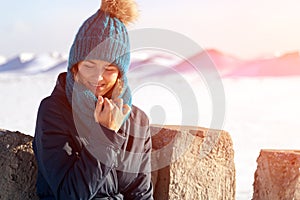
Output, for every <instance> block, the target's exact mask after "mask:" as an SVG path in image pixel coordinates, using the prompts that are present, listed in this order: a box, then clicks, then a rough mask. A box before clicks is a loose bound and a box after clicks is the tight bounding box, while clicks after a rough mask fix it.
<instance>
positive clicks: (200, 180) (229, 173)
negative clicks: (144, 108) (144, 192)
mask: <svg viewBox="0 0 300 200" xmlns="http://www.w3.org/2000/svg"><path fill="white" fill-rule="evenodd" d="M151 132H152V134H153V136H152V138H153V152H154V153H153V157H152V159H153V161H154V166H152V167H153V168H154V169H157V170H156V171H154V172H153V173H152V177H153V182H154V184H155V194H154V195H155V196H154V197H155V199H158V200H165V199H172V200H177V199H178V200H184V199H187V200H190V199H197V200H198V199H199V200H211V199H213V200H229V199H230V200H233V199H235V184H236V182H235V165H234V151H233V144H232V140H231V137H230V135H229V134H228V133H227V132H224V131H219V130H208V129H204V128H199V127H180V126H165V127H164V128H162V127H160V126H156V127H155V126H152V127H151ZM167 162H168V163H167ZM167 164H168V165H167Z"/></svg>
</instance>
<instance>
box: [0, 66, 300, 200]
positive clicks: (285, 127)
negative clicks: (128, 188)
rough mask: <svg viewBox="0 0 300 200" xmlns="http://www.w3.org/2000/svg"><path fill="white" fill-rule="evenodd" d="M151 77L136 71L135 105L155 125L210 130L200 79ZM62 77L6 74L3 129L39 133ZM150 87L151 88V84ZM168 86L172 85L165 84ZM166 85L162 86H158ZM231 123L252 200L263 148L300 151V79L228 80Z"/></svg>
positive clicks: (242, 191) (241, 186)
mask: <svg viewBox="0 0 300 200" xmlns="http://www.w3.org/2000/svg"><path fill="white" fill-rule="evenodd" d="M143 73H146V74H147V72H145V71H144V72H139V71H132V75H131V76H129V78H130V84H131V87H132V88H133V98H134V99H133V103H134V104H136V105H137V106H139V107H140V108H142V109H143V110H144V111H145V112H146V113H147V114H148V115H149V116H150V118H151V122H152V123H163V124H183V125H185V124H184V123H182V121H183V119H182V118H186V117H187V118H188V119H187V120H186V121H185V123H187V124H186V125H198V126H203V127H210V121H211V119H212V110H213V108H214V105H212V102H211V99H210V95H209V92H208V88H207V86H206V84H205V83H204V82H203V81H202V80H201V78H200V77H195V76H192V75H191V76H190V77H189V75H187V76H185V78H184V79H183V80H178V77H173V76H166V75H165V76H161V77H156V78H153V77H152V78H148V79H149V80H147V78H145V76H144V75H145V74H143ZM56 77H57V74H56V73H41V74H36V75H30V76H29V75H28V76H25V75H22V76H21V75H16V74H10V73H0V92H1V100H0V101H1V102H0V113H1V114H0V128H2V129H8V130H11V131H17V130H18V131H20V132H23V133H26V134H29V135H32V136H33V134H34V128H35V120H36V113H37V109H38V106H39V103H40V101H41V100H42V99H43V98H44V97H46V96H48V95H50V93H51V92H52V90H53V87H54V86H55V81H56ZM147 81H148V83H145V82H147ZM165 81H166V82H165ZM185 81H186V82H188V85H189V87H190V88H192V90H193V92H194V95H195V97H191V98H194V100H196V101H197V103H198V111H199V118H198V122H197V124H195V123H194V122H193V123H192V124H188V123H189V117H191V118H190V120H193V116H182V110H183V109H185V108H186V105H181V103H180V102H179V101H178V97H177V94H178V93H177V92H176V91H172V87H173V86H175V88H176V90H177V91H182V90H186V88H185V87H186V85H183V82H185ZM158 83H160V84H158ZM222 83H223V86H224V92H225V97H226V98H225V106H226V112H225V120H224V123H223V127H221V128H222V129H224V130H226V131H228V132H229V133H230V135H231V137H232V139H233V143H234V150H235V164H236V171H237V174H236V175H237V176H236V179H237V199H238V200H244V199H245V200H246V199H251V197H252V191H253V186H252V184H253V181H254V172H255V170H256V159H257V157H258V155H259V151H260V149H299V147H300V140H299V132H300V123H299V122H298V117H299V116H300V106H299V102H300V77H289V78H288V77H286V78H225V79H222Z"/></svg>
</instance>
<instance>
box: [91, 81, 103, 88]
mask: <svg viewBox="0 0 300 200" xmlns="http://www.w3.org/2000/svg"><path fill="white" fill-rule="evenodd" d="M89 84H90V86H92V87H104V86H105V84H94V83H90V82H89Z"/></svg>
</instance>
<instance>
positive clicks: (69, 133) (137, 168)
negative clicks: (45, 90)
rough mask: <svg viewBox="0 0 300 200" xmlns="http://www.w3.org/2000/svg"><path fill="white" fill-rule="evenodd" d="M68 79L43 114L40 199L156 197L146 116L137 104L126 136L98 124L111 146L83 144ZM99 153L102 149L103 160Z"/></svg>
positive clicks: (37, 141) (37, 144) (38, 145)
mask: <svg viewBox="0 0 300 200" xmlns="http://www.w3.org/2000/svg"><path fill="white" fill-rule="evenodd" d="M65 78H66V74H65V73H63V74H60V75H59V77H58V80H57V84H56V86H55V89H54V91H53V92H52V94H51V96H49V97H47V98H45V99H44V100H43V101H42V102H41V104H40V107H39V111H38V117H37V124H36V131H35V136H34V141H33V148H34V153H35V156H36V159H37V163H38V178H37V193H38V195H39V197H40V199H62V200H71V199H76V200H77V199H120V200H121V199H128V200H134V199H139V200H142V199H147V200H148V199H153V197H152V184H151V172H150V171H151V170H150V156H151V137H150V132H149V121H148V118H147V116H146V115H145V114H144V113H143V112H142V111H141V110H140V109H138V108H137V107H135V106H132V111H131V114H130V116H129V118H128V119H127V120H126V121H125V123H124V124H123V125H122V127H121V129H120V130H122V132H121V131H120V133H119V132H118V133H116V132H114V131H112V130H110V129H107V128H105V127H102V126H101V125H100V124H99V126H101V128H102V130H103V132H104V134H105V135H106V136H107V138H109V140H108V142H106V143H105V144H97V143H95V142H93V141H92V139H89V138H88V137H87V138H84V140H83V139H82V138H81V137H80V136H79V135H78V132H77V130H76V127H75V124H74V120H73V114H72V107H71V106H70V104H69V103H68V100H67V98H66V94H65ZM95 135H97V133H95ZM137 136H138V137H137ZM96 149H97V150H99V149H101V150H102V154H101V157H100V156H97V152H96V153H95V151H96ZM103 152H104V153H103ZM99 155H100V154H99ZM128 155H129V156H128ZM132 155H133V156H132ZM104 157H105V158H104ZM103 160H105V163H103ZM131 169H134V170H131Z"/></svg>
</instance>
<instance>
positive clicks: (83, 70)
mask: <svg viewBox="0 0 300 200" xmlns="http://www.w3.org/2000/svg"><path fill="white" fill-rule="evenodd" d="M118 76H119V69H118V67H117V66H115V65H112V64H110V63H108V62H106V61H102V60H85V61H82V62H80V63H78V71H77V73H76V74H75V80H76V81H79V82H81V83H82V84H83V85H85V86H86V87H87V88H88V89H89V90H91V91H92V92H93V93H94V94H95V96H96V97H98V96H99V95H100V96H108V97H109V98H111V97H110V96H111V89H112V88H113V87H114V85H115V83H116V81H117V79H118ZM108 92H109V93H110V94H108Z"/></svg>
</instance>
